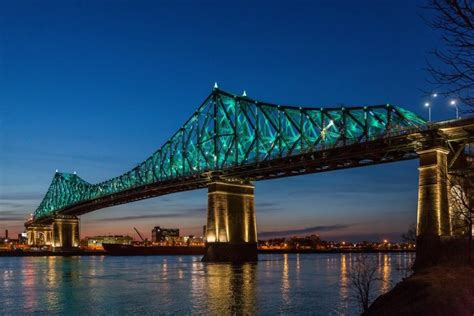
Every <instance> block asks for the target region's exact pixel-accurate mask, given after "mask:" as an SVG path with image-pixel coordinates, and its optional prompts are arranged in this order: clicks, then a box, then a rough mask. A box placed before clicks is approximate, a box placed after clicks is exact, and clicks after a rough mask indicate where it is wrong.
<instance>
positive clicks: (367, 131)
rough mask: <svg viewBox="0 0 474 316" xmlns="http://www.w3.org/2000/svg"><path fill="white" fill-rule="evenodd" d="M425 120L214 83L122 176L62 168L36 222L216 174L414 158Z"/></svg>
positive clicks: (380, 108)
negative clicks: (271, 98)
mask: <svg viewBox="0 0 474 316" xmlns="http://www.w3.org/2000/svg"><path fill="white" fill-rule="evenodd" d="M425 125H426V121H425V120H424V119H422V118H421V117H419V116H417V115H416V114H414V113H412V112H410V111H408V110H405V109H403V108H401V107H398V106H394V105H391V104H384V105H375V106H361V107H339V108H308V107H298V106H296V107H295V106H280V105H275V104H270V103H266V102H260V101H256V100H252V99H250V98H248V97H246V96H237V95H234V94H231V93H228V92H225V91H222V90H220V89H217V88H215V89H214V90H213V91H212V92H211V94H210V95H209V96H208V97H207V98H206V99H205V101H204V102H203V103H202V104H201V106H200V107H199V108H198V109H197V110H196V111H195V112H194V114H193V115H192V116H191V117H190V118H189V120H188V121H187V122H186V123H185V124H184V125H183V126H182V127H181V128H180V129H179V130H178V131H177V132H176V133H175V134H174V135H173V136H172V137H171V138H170V139H169V140H168V141H167V142H166V143H165V144H164V145H163V146H162V147H161V148H160V149H158V150H157V151H156V152H155V153H153V154H152V155H151V156H150V157H148V158H147V159H146V160H145V161H144V162H142V163H141V164H139V165H138V166H137V167H135V168H133V169H132V170H130V171H128V172H126V173H124V174H122V175H121V176H118V177H116V178H113V179H110V180H107V181H104V182H101V183H97V184H91V183H88V182H87V181H85V180H83V179H81V178H80V177H79V176H77V175H76V174H71V173H61V172H57V173H56V174H55V176H54V178H53V181H52V183H51V185H50V187H49V189H48V191H47V193H46V195H45V196H44V198H43V200H42V202H41V204H40V205H39V207H38V208H37V209H36V211H35V212H34V221H41V220H42V219H46V218H50V217H51V216H53V215H55V214H75V215H80V214H83V213H86V212H89V211H91V210H94V209H98V208H102V207H106V206H111V205H116V204H121V203H125V202H130V201H133V200H138V199H143V198H149V197H152V196H158V195H162V194H167V193H170V192H176V191H183V190H190V189H195V188H200V187H204V186H205V185H206V183H207V182H208V181H209V178H210V177H211V176H212V175H215V174H221V175H224V176H226V177H246V178H250V179H253V180H261V179H269V178H275V177H283V176H290V175H296V174H301V173H311V172H320V171H327V170H333V169H340V168H348V167H354V166H357V165H365V164H371V163H382V162H388V161H394V160H402V159H411V158H414V157H415V156H414V155H413V153H414V151H413V148H412V146H411V145H409V144H408V143H407V141H406V139H407V137H406V135H407V134H410V133H413V132H414V131H417V130H419V129H420V128H423V127H424V126H425ZM388 140H389V144H388V143H387V141H388ZM387 146H390V148H391V149H390V150H387V149H386V147H387ZM336 158H337V159H336Z"/></svg>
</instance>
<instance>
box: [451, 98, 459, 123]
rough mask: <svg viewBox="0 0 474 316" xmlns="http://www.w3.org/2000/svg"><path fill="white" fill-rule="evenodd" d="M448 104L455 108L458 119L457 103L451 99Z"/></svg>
mask: <svg viewBox="0 0 474 316" xmlns="http://www.w3.org/2000/svg"><path fill="white" fill-rule="evenodd" d="M449 104H451V105H452V106H454V107H455V108H456V119H459V108H458V104H457V103H456V100H451V102H449Z"/></svg>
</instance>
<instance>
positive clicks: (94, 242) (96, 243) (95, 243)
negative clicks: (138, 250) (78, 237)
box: [83, 235, 133, 249]
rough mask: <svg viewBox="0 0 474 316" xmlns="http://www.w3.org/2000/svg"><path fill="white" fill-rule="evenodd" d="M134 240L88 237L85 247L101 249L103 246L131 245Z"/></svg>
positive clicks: (121, 237) (112, 237)
mask: <svg viewBox="0 0 474 316" xmlns="http://www.w3.org/2000/svg"><path fill="white" fill-rule="evenodd" d="M132 241H133V238H132V237H130V236H123V235H114V236H94V237H86V238H85V240H84V242H83V245H84V246H87V247H88V248H92V249H101V248H103V247H102V244H119V245H131V244H132Z"/></svg>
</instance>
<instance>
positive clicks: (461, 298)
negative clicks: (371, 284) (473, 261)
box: [366, 266, 474, 316]
mask: <svg viewBox="0 0 474 316" xmlns="http://www.w3.org/2000/svg"><path fill="white" fill-rule="evenodd" d="M473 314H474V267H460V266H436V267H431V268H426V269H423V270H421V271H419V272H416V273H415V274H413V275H412V276H410V277H408V278H406V279H405V280H403V281H402V282H400V283H398V284H397V285H396V286H395V287H394V288H393V289H392V290H391V291H390V292H388V293H386V294H384V295H381V296H380V297H378V298H377V299H376V300H375V301H374V303H373V304H372V305H371V306H370V308H369V311H368V313H367V314H366V315H416V316H420V315H466V316H472V315H473Z"/></svg>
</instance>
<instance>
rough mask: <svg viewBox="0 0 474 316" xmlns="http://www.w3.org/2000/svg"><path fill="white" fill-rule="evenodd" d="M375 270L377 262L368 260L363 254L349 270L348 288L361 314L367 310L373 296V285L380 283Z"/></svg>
mask: <svg viewBox="0 0 474 316" xmlns="http://www.w3.org/2000/svg"><path fill="white" fill-rule="evenodd" d="M377 270H378V266H377V262H376V261H375V260H373V259H369V257H368V256H367V255H365V254H363V255H361V256H359V257H358V258H357V259H356V260H355V263H354V265H353V266H352V267H351V269H350V270H349V288H350V289H351V291H352V294H353V296H354V298H355V300H356V301H357V302H358V303H359V304H360V306H361V309H362V312H363V313H365V312H366V311H367V310H368V309H369V305H370V303H371V301H372V299H373V296H374V290H375V289H374V287H375V283H376V282H377V281H380V278H379V277H378V275H377Z"/></svg>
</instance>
